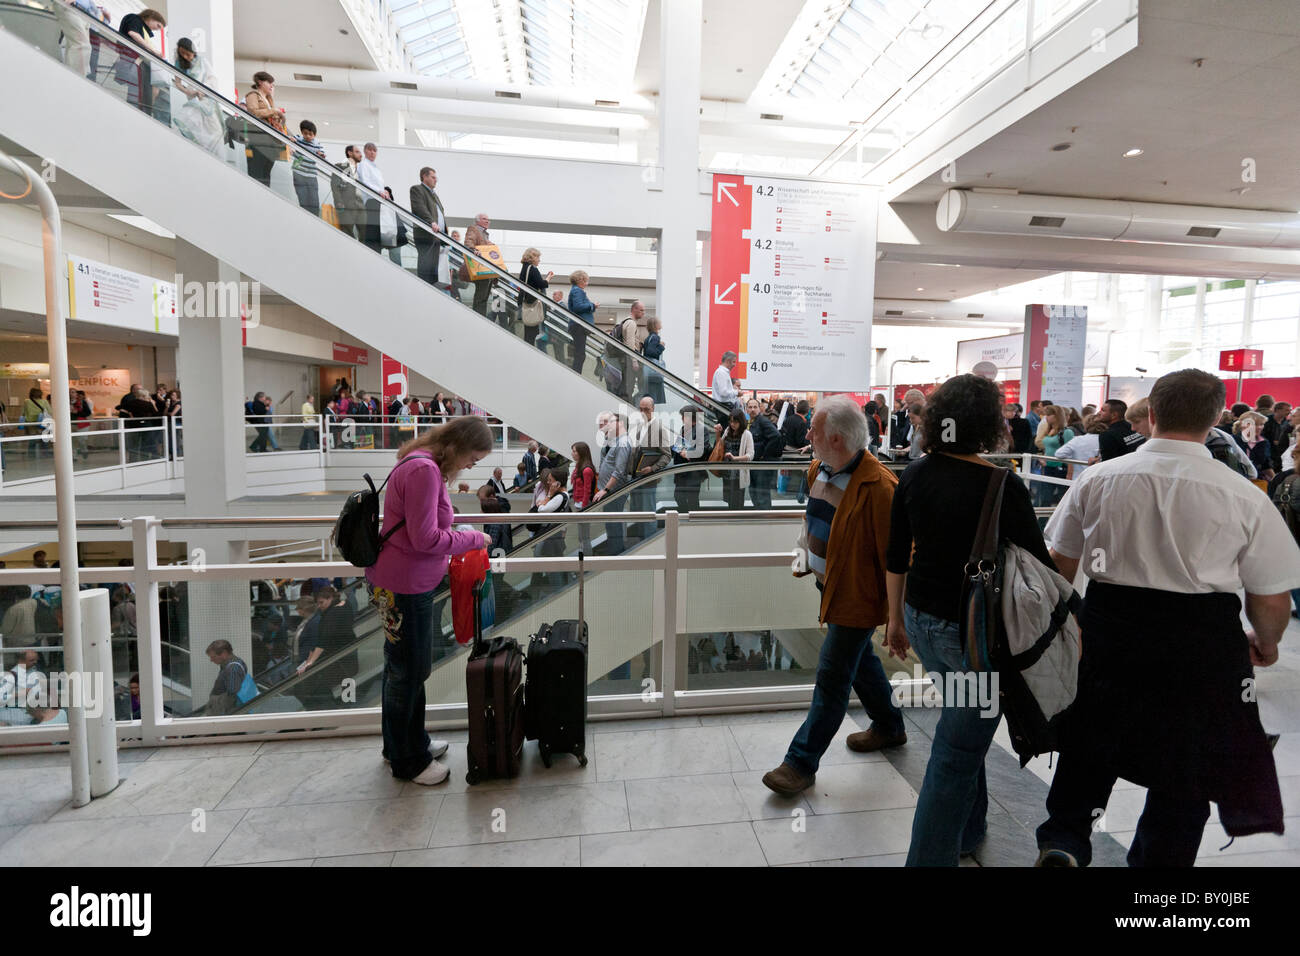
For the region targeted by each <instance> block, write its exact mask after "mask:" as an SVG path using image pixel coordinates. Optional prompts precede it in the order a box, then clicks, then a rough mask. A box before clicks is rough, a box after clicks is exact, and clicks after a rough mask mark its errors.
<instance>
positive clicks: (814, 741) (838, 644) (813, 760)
mask: <svg viewBox="0 0 1300 956" xmlns="http://www.w3.org/2000/svg"><path fill="white" fill-rule="evenodd" d="M874 631H875V628H873V627H845V626H844V625H842V624H828V625H826V640H825V641H824V642H823V643H822V652H821V655H820V656H819V657H818V659H817V682H816V684H814V685H813V699H812V706H811V707H809V708H808V716H807V717H806V718H805V719H804V722H803V726H802V727H800V728H799V731H798V733H796V734H795V735H794V739H793V740H791V741H790V749H789V750H788V751H786V755H785V762H786V763H788V764H789V765H790V766H792V767H794V768H795V769H796V770H798V771H799V772H800V773H802V774H805V775H807V776H811V775H813V774H815V773H816V772H817V767H818V766H819V765H820V763H821V759H822V754H824V753H826V748H827V747H829V746H830V744H831V740H832V738H834V736H835V735H836V734H837V733H838V732H839V729H840V724H842V723H844V715H845V714H847V713H848V710H849V691H850V690H853V691H856V692H857V695H858V699H859V700H860V701H862V706H863V707H865V708H866V709H867V716H868V717H870V718H871V727H872V729H873V730H875V731H877V732H878V733H880V734H881V735H883V736H886V737H898V736H901V735H902V733H903V712H902V711H901V710H899V709H898V707H897V706H896V705H895V704H894V701H893V697H892V690H893V688H892V687H891V686H890V683H889V678H887V677H886V676H885V668H884V666H883V665H882V664H881V663H880V658H878V657H877V656H876V652H875V649H874V648H873V647H872V646H871V635H872V633H873V632H874Z"/></svg>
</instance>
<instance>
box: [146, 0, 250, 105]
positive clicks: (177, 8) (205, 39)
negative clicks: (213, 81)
mask: <svg viewBox="0 0 1300 956" xmlns="http://www.w3.org/2000/svg"><path fill="white" fill-rule="evenodd" d="M163 12H164V13H165V14H166V16H167V59H169V60H172V59H175V50H176V41H177V40H179V39H180V38H181V37H189V38H190V39H191V40H193V41H194V49H195V51H196V52H197V53H198V54H199V55H200V56H202V57H203V58H204V59H205V60H207V61H208V65H209V66H211V67H212V72H213V73H215V74H216V75H217V78H218V80H219V82H218V84H217V87H216V89H217V91H218V92H220V93H224V94H225V95H227V96H232V95H233V93H234V90H235V87H236V85H237V84H238V85H239V86H240V88H241V89H243V90H244V92H247V91H248V87H249V85H250V84H251V83H252V77H251V76H240V77H237V76H235V15H234V0H167V6H166V8H165V9H164V11H163Z"/></svg>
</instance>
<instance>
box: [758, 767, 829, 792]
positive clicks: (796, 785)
mask: <svg viewBox="0 0 1300 956" xmlns="http://www.w3.org/2000/svg"><path fill="white" fill-rule="evenodd" d="M816 779H817V775H816V774H813V775H812V776H811V777H805V776H804V775H803V774H801V773H800V772H799V771H798V770H796V769H794V767H792V766H790V765H789V764H788V763H783V764H781V766H779V767H777V768H776V769H775V770H769V771H768V772H767V773H765V774H763V783H764V785H765V786H766V787H767V789H769V790H771V791H772V792H774V793H779V794H780V795H781V796H783V797H797V796H798V795H799V794H801V793H803V792H804V791H805V790H807V789H808V788H809V787H811V786H812V785H813V782H814V781H815V780H816Z"/></svg>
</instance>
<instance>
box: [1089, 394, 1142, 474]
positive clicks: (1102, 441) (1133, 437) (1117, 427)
mask: <svg viewBox="0 0 1300 956" xmlns="http://www.w3.org/2000/svg"><path fill="white" fill-rule="evenodd" d="M1127 413H1128V403H1127V402H1125V401H1122V400H1120V399H1118V398H1112V399H1109V400H1107V401H1105V402H1103V403H1102V406H1101V408H1099V409H1097V420H1098V421H1100V422H1102V423H1103V424H1105V425H1107V426H1108V427H1107V429H1106V430H1105V431H1104V432H1102V433H1101V437H1100V438H1099V439H1098V440H1097V454H1098V455H1100V456H1101V460H1102V461H1110V460H1111V459H1112V458H1119V457H1120V456H1122V455H1127V454H1128V453H1129V452H1131V451H1134V450H1136V449H1137V446H1138V445H1140V444H1142V442H1143V441H1145V440H1146V439H1144V438H1143V437H1142V436H1141V435H1139V434H1138V433H1137V432H1135V431H1134V430H1133V426H1132V425H1130V424H1129V423H1128V421H1127V420H1126V419H1125V417H1124V416H1125V415H1126V414H1127Z"/></svg>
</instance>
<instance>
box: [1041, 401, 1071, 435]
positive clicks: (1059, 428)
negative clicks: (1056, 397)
mask: <svg viewBox="0 0 1300 956" xmlns="http://www.w3.org/2000/svg"><path fill="white" fill-rule="evenodd" d="M1038 412H1039V414H1040V415H1041V416H1042V417H1043V418H1047V417H1048V416H1049V415H1051V416H1054V421H1055V424H1054V425H1048V426H1047V434H1049V435H1059V434H1061V432H1063V431H1065V430H1066V429H1067V428H1069V427H1070V420H1069V418H1068V417H1067V415H1066V411H1065V409H1064V408H1062V407H1061V406H1060V405H1045V406H1043V407H1042V408H1040V409H1039V410H1038Z"/></svg>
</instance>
